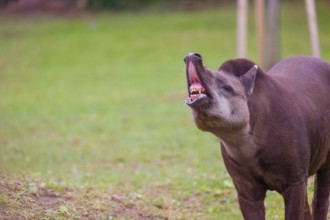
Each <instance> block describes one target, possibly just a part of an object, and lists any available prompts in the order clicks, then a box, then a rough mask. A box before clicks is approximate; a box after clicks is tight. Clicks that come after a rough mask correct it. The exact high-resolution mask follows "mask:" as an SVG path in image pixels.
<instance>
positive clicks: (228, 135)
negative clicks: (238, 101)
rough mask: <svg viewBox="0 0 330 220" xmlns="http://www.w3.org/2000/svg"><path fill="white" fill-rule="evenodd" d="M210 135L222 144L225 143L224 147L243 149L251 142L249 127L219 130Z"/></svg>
mask: <svg viewBox="0 0 330 220" xmlns="http://www.w3.org/2000/svg"><path fill="white" fill-rule="evenodd" d="M212 133H213V134H214V135H215V136H217V137H218V138H219V139H220V140H221V141H222V142H224V143H226V145H228V146H230V147H233V148H241V147H244V146H245V145H246V144H248V143H251V142H252V140H253V138H252V136H251V133H250V126H249V125H246V126H245V127H241V128H235V129H220V130H217V131H214V132H212Z"/></svg>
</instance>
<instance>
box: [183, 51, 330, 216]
mask: <svg viewBox="0 0 330 220" xmlns="http://www.w3.org/2000/svg"><path fill="white" fill-rule="evenodd" d="M184 60H185V63H186V75H187V84H188V94H189V97H188V98H187V100H186V103H187V105H188V106H189V107H190V108H191V112H192V115H193V119H194V121H195V124H196V126H197V127H198V128H199V129H200V130H202V131H207V132H211V133H212V134H214V135H215V136H216V137H218V138H219V139H220V140H221V141H220V142H221V152H222V156H223V160H224V163H225V166H226V168H227V170H228V172H229V174H230V176H231V178H232V180H233V182H234V185H235V188H236V190H237V196H238V202H239V206H240V209H241V212H242V214H243V217H244V219H246V220H261V219H265V206H264V199H265V195H266V191H267V190H275V191H277V192H278V193H280V194H281V195H282V196H283V198H284V203H285V219H286V220H302V219H304V220H307V219H314V220H326V219H327V214H328V206H329V194H330V63H328V62H326V61H323V60H320V59H318V58H313V57H307V56H299V57H292V58H289V59H286V60H284V61H282V62H280V63H278V64H276V65H275V66H274V67H273V68H272V69H271V70H269V71H268V72H267V73H264V72H263V71H262V70H261V69H260V68H259V67H258V66H257V65H256V64H255V63H253V62H251V61H249V60H246V59H235V60H229V61H227V62H225V63H224V64H222V65H221V66H220V68H219V70H218V71H213V70H209V69H207V68H205V67H204V66H203V63H202V56H201V55H200V54H196V53H190V54H189V55H188V56H186V57H185V59H184ZM312 175H315V191H314V197H313V204H312V213H311V211H310V208H309V205H308V201H307V191H306V186H307V179H308V177H310V176H312Z"/></svg>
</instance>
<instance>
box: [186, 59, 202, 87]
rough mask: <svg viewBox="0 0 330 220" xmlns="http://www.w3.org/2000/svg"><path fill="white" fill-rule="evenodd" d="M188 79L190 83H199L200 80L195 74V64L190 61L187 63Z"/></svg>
mask: <svg viewBox="0 0 330 220" xmlns="http://www.w3.org/2000/svg"><path fill="white" fill-rule="evenodd" d="M188 80H189V83H190V84H191V85H192V84H195V83H199V84H200V80H199V78H198V76H197V73H196V69H195V66H194V64H193V63H192V62H191V61H190V62H189V64H188Z"/></svg>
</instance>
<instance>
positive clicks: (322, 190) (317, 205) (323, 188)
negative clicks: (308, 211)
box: [313, 170, 330, 220]
mask: <svg viewBox="0 0 330 220" xmlns="http://www.w3.org/2000/svg"><path fill="white" fill-rule="evenodd" d="M329 194H330V170H327V171H326V172H320V173H317V174H316V177H315V189H314V198H313V219H314V220H326V219H327V214H328V208H329Z"/></svg>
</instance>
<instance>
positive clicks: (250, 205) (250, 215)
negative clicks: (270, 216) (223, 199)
mask: <svg viewBox="0 0 330 220" xmlns="http://www.w3.org/2000/svg"><path fill="white" fill-rule="evenodd" d="M238 202H239V206H240V208H241V212H242V214H243V217H244V220H265V206H264V198H262V199H260V200H255V201H250V200H248V199H246V198H244V197H243V196H241V195H239V194H238Z"/></svg>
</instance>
